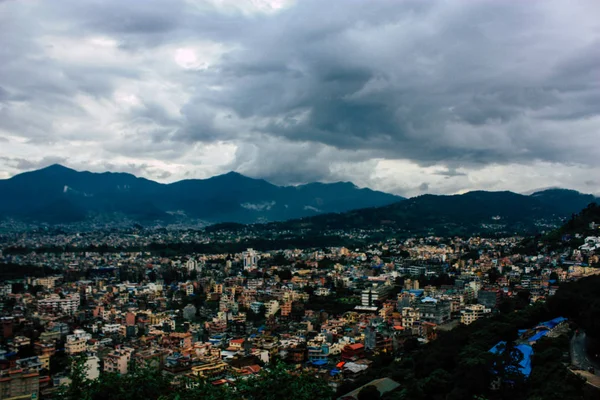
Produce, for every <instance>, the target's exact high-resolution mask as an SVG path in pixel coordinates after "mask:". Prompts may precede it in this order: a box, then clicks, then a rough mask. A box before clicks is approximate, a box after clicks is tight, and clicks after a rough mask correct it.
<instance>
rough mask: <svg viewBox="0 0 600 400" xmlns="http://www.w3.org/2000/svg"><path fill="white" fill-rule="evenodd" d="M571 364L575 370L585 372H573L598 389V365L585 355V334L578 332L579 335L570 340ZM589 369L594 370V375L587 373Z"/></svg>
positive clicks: (599, 373)
mask: <svg viewBox="0 0 600 400" xmlns="http://www.w3.org/2000/svg"><path fill="white" fill-rule="evenodd" d="M571 364H573V366H574V367H575V368H578V369H580V370H583V371H585V372H581V371H574V372H576V373H577V374H578V375H580V376H583V377H584V378H586V379H587V381H588V382H589V383H590V384H592V385H594V386H596V387H600V365H598V363H597V362H595V361H594V360H592V359H590V358H589V357H588V355H587V352H586V336H585V332H579V334H577V335H573V338H572V339H571ZM590 367H593V368H594V369H595V373H594V374H590V373H588V372H587V371H588V368H590Z"/></svg>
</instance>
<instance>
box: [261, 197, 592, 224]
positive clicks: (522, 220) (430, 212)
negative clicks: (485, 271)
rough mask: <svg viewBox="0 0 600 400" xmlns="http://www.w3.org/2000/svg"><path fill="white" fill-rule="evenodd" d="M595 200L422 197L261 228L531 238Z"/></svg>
mask: <svg viewBox="0 0 600 400" xmlns="http://www.w3.org/2000/svg"><path fill="white" fill-rule="evenodd" d="M595 199H596V198H595V197H593V196H591V195H584V194H581V193H579V192H575V191H571V190H562V189H550V190H547V191H543V192H536V193H534V194H532V195H529V196H527V195H522V194H517V193H513V192H508V191H505V192H485V191H474V192H468V193H465V194H461V195H451V196H436V195H423V196H418V197H414V198H411V199H408V200H404V201H402V202H398V203H394V204H391V205H388V206H383V207H377V208H367V209H360V210H353V211H349V212H346V213H338V214H325V215H319V216H315V217H310V218H301V219H296V220H291V221H285V222H281V223H274V224H267V225H264V226H256V229H270V230H273V229H274V230H290V231H298V230H305V231H306V230H309V231H310V230H312V231H315V232H318V231H324V230H336V229H338V230H347V229H369V230H375V229H388V230H394V231H396V232H405V233H408V234H414V235H471V234H477V233H480V234H489V233H497V234H515V233H521V234H523V233H525V234H531V233H537V232H540V231H550V230H552V229H554V228H556V227H558V226H560V225H561V224H562V223H563V222H564V221H565V219H567V218H569V217H570V216H571V215H572V214H573V213H577V212H579V211H580V210H581V209H582V208H583V207H586V206H587V205H588V204H589V203H590V202H592V201H594V200H595Z"/></svg>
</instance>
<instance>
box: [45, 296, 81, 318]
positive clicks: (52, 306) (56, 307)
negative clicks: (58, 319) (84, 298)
mask: <svg viewBox="0 0 600 400" xmlns="http://www.w3.org/2000/svg"><path fill="white" fill-rule="evenodd" d="M79 304H80V298H79V294H70V295H66V296H65V297H64V298H61V297H60V296H59V295H57V294H54V295H50V296H49V297H46V298H45V299H42V300H39V301H38V305H37V310H38V312H39V313H40V314H58V313H63V314H68V315H73V314H75V312H76V311H77V309H78V308H79Z"/></svg>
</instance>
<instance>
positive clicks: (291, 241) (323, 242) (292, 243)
mask: <svg viewBox="0 0 600 400" xmlns="http://www.w3.org/2000/svg"><path fill="white" fill-rule="evenodd" d="M361 245H364V242H363V241H360V240H354V239H348V238H344V237H340V236H320V235H314V236H313V235H306V236H292V237H286V238H281V239H277V238H276V239H260V238H256V239H246V240H241V241H228V242H227V241H219V242H212V243H151V244H150V245H148V246H131V247H121V246H108V245H99V246H95V245H91V246H86V247H74V246H46V247H38V248H29V247H17V246H11V247H7V248H5V249H4V253H5V254H13V255H23V254H28V253H30V252H32V251H35V252H37V253H84V252H93V253H120V252H139V251H148V252H151V253H153V254H156V255H160V256H169V255H179V254H182V253H185V254H191V253H203V254H224V253H240V252H242V251H245V250H246V249H248V248H253V249H255V250H258V251H268V250H276V249H306V248H315V247H340V246H346V247H358V246H361Z"/></svg>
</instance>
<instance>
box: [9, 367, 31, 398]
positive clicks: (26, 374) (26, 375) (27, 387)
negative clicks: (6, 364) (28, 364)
mask: <svg viewBox="0 0 600 400" xmlns="http://www.w3.org/2000/svg"><path fill="white" fill-rule="evenodd" d="M39 391H40V373H39V372H38V371H37V370H35V369H31V370H29V369H23V368H16V369H10V370H9V369H7V370H3V371H0V399H34V398H39Z"/></svg>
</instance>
